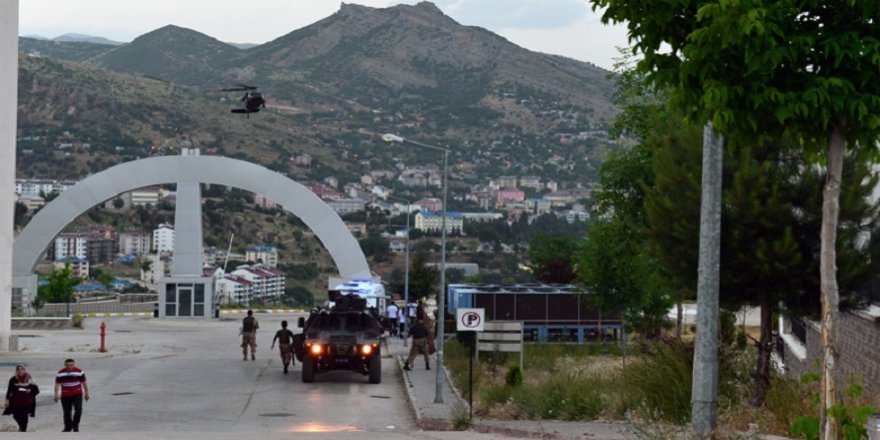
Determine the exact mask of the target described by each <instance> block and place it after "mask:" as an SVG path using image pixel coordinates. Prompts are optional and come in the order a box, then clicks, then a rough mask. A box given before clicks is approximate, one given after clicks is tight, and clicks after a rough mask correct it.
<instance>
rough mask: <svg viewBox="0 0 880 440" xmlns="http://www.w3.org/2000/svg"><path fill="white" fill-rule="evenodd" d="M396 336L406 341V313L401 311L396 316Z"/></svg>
mask: <svg viewBox="0 0 880 440" xmlns="http://www.w3.org/2000/svg"><path fill="white" fill-rule="evenodd" d="M397 334H398V336H400V339H406V313H403V310H401V311H400V312H399V313H398V314H397Z"/></svg>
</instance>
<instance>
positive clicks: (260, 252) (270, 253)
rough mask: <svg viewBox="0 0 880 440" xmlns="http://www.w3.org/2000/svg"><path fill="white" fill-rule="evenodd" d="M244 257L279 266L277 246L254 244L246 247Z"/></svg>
mask: <svg viewBox="0 0 880 440" xmlns="http://www.w3.org/2000/svg"><path fill="white" fill-rule="evenodd" d="M244 258H245V260H247V261H253V262H255V263H262V264H263V265H264V266H266V267H271V268H274V267H277V266H278V249H277V248H275V246H252V247H249V248H247V249H245V251H244Z"/></svg>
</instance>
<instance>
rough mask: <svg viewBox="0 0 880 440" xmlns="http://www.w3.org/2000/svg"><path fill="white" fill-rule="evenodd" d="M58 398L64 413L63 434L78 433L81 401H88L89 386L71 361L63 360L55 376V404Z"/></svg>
mask: <svg viewBox="0 0 880 440" xmlns="http://www.w3.org/2000/svg"><path fill="white" fill-rule="evenodd" d="M59 398H60V399H61V409H62V411H64V431H63V432H71V431H73V432H79V421H80V419H81V418H82V403H83V399H86V400H89V385H88V382H87V381H86V373H84V372H83V370H80V369H79V368H77V366H76V362H74V360H73V359H65V360H64V368H62V369H60V370H58V374H57V375H56V376H55V403H58V399H59Z"/></svg>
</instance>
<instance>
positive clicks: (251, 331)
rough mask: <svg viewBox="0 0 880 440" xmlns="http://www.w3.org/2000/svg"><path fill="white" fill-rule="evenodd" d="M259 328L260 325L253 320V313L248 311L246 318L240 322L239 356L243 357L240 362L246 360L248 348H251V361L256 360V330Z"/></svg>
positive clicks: (255, 319)
mask: <svg viewBox="0 0 880 440" xmlns="http://www.w3.org/2000/svg"><path fill="white" fill-rule="evenodd" d="M259 328H260V323H259V322H257V318H254V311H253V310H248V311H247V316H245V317H244V319H242V320H241V354H242V355H243V356H244V359H242V360H245V361H246V360H247V355H248V347H250V348H251V360H252V361H255V360H257V356H256V352H257V329H259Z"/></svg>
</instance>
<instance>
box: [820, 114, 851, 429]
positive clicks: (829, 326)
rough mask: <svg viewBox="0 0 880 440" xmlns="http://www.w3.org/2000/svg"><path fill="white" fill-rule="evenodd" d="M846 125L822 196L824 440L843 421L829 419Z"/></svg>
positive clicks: (837, 129) (836, 132)
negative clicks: (838, 232)
mask: <svg viewBox="0 0 880 440" xmlns="http://www.w3.org/2000/svg"><path fill="white" fill-rule="evenodd" d="M845 130H846V122H845V121H844V120H840V121H838V122H837V124H835V126H834V128H833V130H832V132H831V138H830V139H829V142H828V158H827V159H828V165H827V166H828V169H827V175H826V177H825V189H824V191H823V193H822V235H821V240H822V247H821V251H820V252H821V254H820V259H819V279H820V282H821V288H822V380H821V390H820V394H821V399H822V404H821V407H820V423H821V427H822V434H823V437H822V438H823V439H824V440H837V439H838V437H839V436H840V421H839V420H837V419H834V418H829V417H828V409H829V408H831V407H832V406H835V405H837V402H838V400H839V399H838V396H837V394H838V392H837V384H836V381H835V365H836V363H837V347H836V340H837V336H836V331H837V330H836V328H835V327H836V325H837V315H838V303H839V301H840V298H839V294H838V290H837V251H836V248H835V245H836V244H837V223H838V216H839V213H840V182H841V178H842V176H843V156H844V148H845V145H846V139H845V138H844V134H845Z"/></svg>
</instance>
